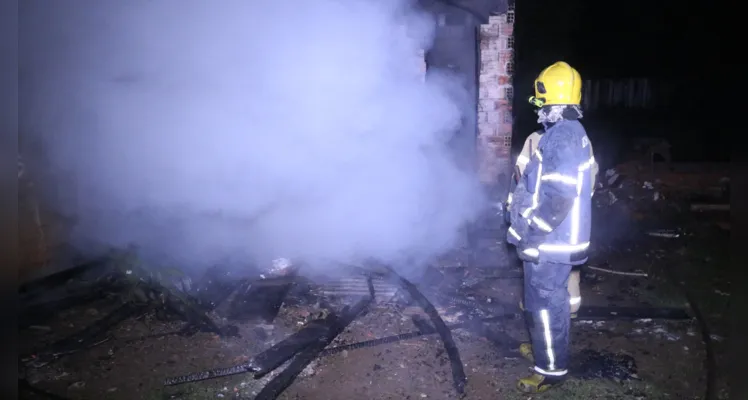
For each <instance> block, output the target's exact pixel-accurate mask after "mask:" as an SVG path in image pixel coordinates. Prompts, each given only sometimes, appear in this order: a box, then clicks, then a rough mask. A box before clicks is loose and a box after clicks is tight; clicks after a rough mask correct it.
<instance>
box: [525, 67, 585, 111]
mask: <svg viewBox="0 0 748 400" xmlns="http://www.w3.org/2000/svg"><path fill="white" fill-rule="evenodd" d="M581 101H582V76H581V75H579V72H578V71H577V70H576V69H574V68H572V67H571V65H569V64H567V63H565V62H563V61H559V62H557V63H555V64H553V65H551V66H550V67H548V68H546V69H544V70H543V72H541V73H540V75H538V77H537V79H535V96H533V97H530V104H532V105H534V106H536V107H542V106H550V105H557V104H558V105H562V104H563V105H567V104H568V105H579V103H580V102H581Z"/></svg>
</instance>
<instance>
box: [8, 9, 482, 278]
mask: <svg viewBox="0 0 748 400" xmlns="http://www.w3.org/2000/svg"><path fill="white" fill-rule="evenodd" d="M411 6H412V5H411V4H410V2H409V1H407V0H398V1H395V0H314V1H311V0H307V1H304V0H296V1H294V0H254V1H229V0H224V1H220V2H212V1H204V0H200V1H186V0H180V1H168V0H161V1H146V0H137V1H133V0H130V1H114V0H112V1H101V0H91V1H84V0H77V1H75V2H62V1H55V2H49V1H34V2H25V3H24V5H23V7H22V21H21V22H22V31H21V35H22V42H21V45H22V49H23V53H22V64H21V79H22V81H21V90H22V91H23V93H24V97H23V98H22V107H23V114H22V124H23V125H22V129H23V131H24V132H25V133H26V134H30V135H31V136H32V137H35V138H37V139H40V140H39V141H40V142H41V143H42V146H43V148H44V152H45V156H46V157H47V163H48V166H49V167H50V169H49V170H50V171H54V173H53V176H52V178H53V179H54V181H55V182H57V186H55V187H54V188H53V187H52V186H48V187H49V188H50V193H51V194H53V196H52V197H50V198H51V199H53V200H54V203H55V204H56V205H57V206H58V208H59V210H60V211H63V212H65V213H66V214H67V215H71V216H73V217H74V219H75V221H76V222H75V223H76V225H75V231H74V237H73V239H74V243H76V245H77V246H79V248H81V249H87V250H89V251H90V250H92V249H99V248H101V247H107V246H115V247H117V246H126V245H129V244H135V245H137V246H138V247H139V248H140V249H141V250H142V251H143V252H144V253H145V254H151V255H154V256H163V257H168V258H170V259H173V260H176V261H179V262H185V263H189V264H191V265H207V264H211V263H215V262H221V261H225V260H227V259H233V260H244V261H247V260H252V261H256V262H265V261H266V260H267V259H269V258H274V257H279V256H283V257H289V258H301V259H306V260H328V259H334V260H339V261H343V262H355V261H358V260H361V259H364V258H376V259H380V260H383V261H385V262H392V263H397V262H398V261H402V260H404V259H406V258H408V259H412V258H415V259H420V260H423V259H425V258H428V257H430V256H433V255H436V254H438V253H440V252H443V251H445V250H447V249H449V248H450V246H452V245H453V244H454V243H455V240H456V239H457V237H458V236H457V235H458V231H459V229H460V228H461V226H462V225H463V224H464V223H465V222H466V221H467V220H468V219H470V218H471V217H472V216H473V215H474V214H475V213H476V212H477V211H478V208H479V204H478V201H479V194H478V193H479V191H478V186H477V184H476V183H475V181H474V180H473V177H472V174H471V172H469V171H461V170H458V168H457V167H456V166H455V163H454V161H453V156H452V155H451V154H450V152H449V150H448V149H447V146H446V142H447V141H448V140H449V139H450V137H451V136H452V135H453V134H455V132H456V130H457V129H458V127H459V125H460V119H461V117H462V115H461V113H462V112H463V110H462V105H461V104H460V103H459V101H457V100H456V97H455V96H454V94H453V92H454V84H453V82H450V81H449V79H447V78H446V77H441V78H440V77H438V76H434V78H433V79H429V80H428V81H427V82H426V83H424V82H423V81H422V79H420V78H419V75H418V68H419V66H418V64H417V63H416V58H415V57H414V55H416V54H417V52H418V50H419V49H424V48H428V47H429V46H430V41H431V37H432V35H433V29H434V27H433V22H432V20H431V19H430V17H429V16H428V15H427V14H425V13H422V12H418V11H416V10H415V9H413V8H412V7H411ZM50 182H51V180H50Z"/></svg>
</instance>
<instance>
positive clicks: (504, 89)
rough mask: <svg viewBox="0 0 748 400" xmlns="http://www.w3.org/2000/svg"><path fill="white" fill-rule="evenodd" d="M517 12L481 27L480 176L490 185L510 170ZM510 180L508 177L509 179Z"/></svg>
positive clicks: (490, 18) (492, 17)
mask: <svg viewBox="0 0 748 400" xmlns="http://www.w3.org/2000/svg"><path fill="white" fill-rule="evenodd" d="M513 26H514V10H513V9H511V8H510V9H509V12H507V13H506V14H502V15H497V16H491V17H489V20H488V24H484V25H481V27H480V37H479V40H480V77H479V88H478V140H477V146H478V149H477V150H478V173H479V176H480V179H481V182H483V183H484V184H486V185H488V186H495V185H496V184H497V183H499V178H500V174H501V173H508V172H507V171H511V153H510V151H511V144H512V98H513V95H514V93H513V91H514V89H513V87H512V73H513V53H514V51H513V47H514V37H513V33H512V31H513ZM507 178H508V177H507Z"/></svg>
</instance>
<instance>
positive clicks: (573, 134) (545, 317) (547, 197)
mask: <svg viewBox="0 0 748 400" xmlns="http://www.w3.org/2000/svg"><path fill="white" fill-rule="evenodd" d="M581 86H582V80H581V76H580V75H579V72H577V71H576V70H575V69H574V68H572V67H571V66H569V64H567V63H565V62H557V63H555V64H553V65H551V66H550V67H548V68H546V69H544V70H543V71H542V72H541V73H540V75H538V78H537V79H536V80H535V84H534V88H535V96H533V97H531V98H530V103H531V104H533V105H534V106H536V107H537V108H538V110H537V113H538V122H539V123H540V124H542V125H543V127H544V128H545V133H544V134H543V135H542V136H541V137H540V140H539V141H538V145H537V148H536V149H535V151H534V152H533V153H532V155H531V157H530V159H529V161H528V162H527V165H526V167H525V170H524V174H523V175H522V176H521V177H520V179H519V182H518V183H517V187H516V189H515V190H514V195H513V199H512V206H511V211H510V224H511V225H510V227H509V229H508V232H507V240H508V242H509V243H511V244H513V245H515V246H516V247H517V253H518V254H519V257H520V259H522V261H523V263H524V264H523V266H524V273H525V279H524V282H525V283H524V285H525V287H524V314H525V322H526V324H527V328H528V331H529V333H530V341H531V343H530V344H523V345H522V346H521V347H520V352H521V353H522V354H523V355H524V356H525V357H527V358H530V359H532V360H533V362H534V364H535V367H534V368H533V373H532V374H531V375H530V376H528V377H525V378H522V379H520V380H519V381H518V382H517V388H518V389H520V390H521V391H523V392H528V393H536V392H543V391H546V390H547V389H548V388H550V387H552V386H553V385H555V384H557V383H560V382H562V381H563V380H564V379H565V378H566V374H567V367H568V358H569V354H568V352H569V325H570V304H569V303H570V296H569V291H568V290H567V285H568V280H569V275H570V272H571V269H572V266H575V265H581V264H583V263H584V262H586V261H587V250H588V248H589V244H590V242H589V240H590V214H591V202H592V191H593V187H592V167H593V165H594V163H595V160H594V158H593V157H591V156H590V154H591V150H590V148H589V147H590V140H589V138H588V137H587V133H586V131H585V129H584V127H583V126H582V124H581V123H580V122H579V119H581V118H582V110H581V108H580V101H581V97H582V94H581V89H582V88H581Z"/></svg>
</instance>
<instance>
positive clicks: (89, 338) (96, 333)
mask: <svg viewBox="0 0 748 400" xmlns="http://www.w3.org/2000/svg"><path fill="white" fill-rule="evenodd" d="M147 308H148V306H147V305H145V304H134V303H129V302H128V303H125V304H123V305H121V306H119V307H118V308H116V309H115V310H114V311H112V312H110V313H109V314H107V315H106V316H104V317H103V318H101V319H99V320H97V321H95V322H94V323H92V324H91V325H89V326H87V327H85V328H83V329H82V330H80V331H78V332H76V333H74V334H72V335H70V336H68V337H65V338H63V339H60V340H58V341H57V342H54V343H52V344H51V345H50V346H49V347H47V348H45V349H43V350H41V351H39V352H38V353H37V354H36V355H33V356H30V357H27V360H28V362H27V365H31V366H35V367H40V366H43V365H46V364H48V363H49V362H51V361H53V360H56V359H57V358H60V357H62V356H65V355H68V354H72V353H75V352H78V351H81V350H84V349H86V348H89V347H93V346H95V345H97V344H100V343H103V342H104V341H106V340H107V332H109V331H110V330H111V329H112V328H114V327H115V326H117V325H118V324H120V323H121V322H122V321H124V320H126V319H128V318H130V317H133V316H135V315H137V314H139V313H142V312H144V311H145V310H146V309H147Z"/></svg>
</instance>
